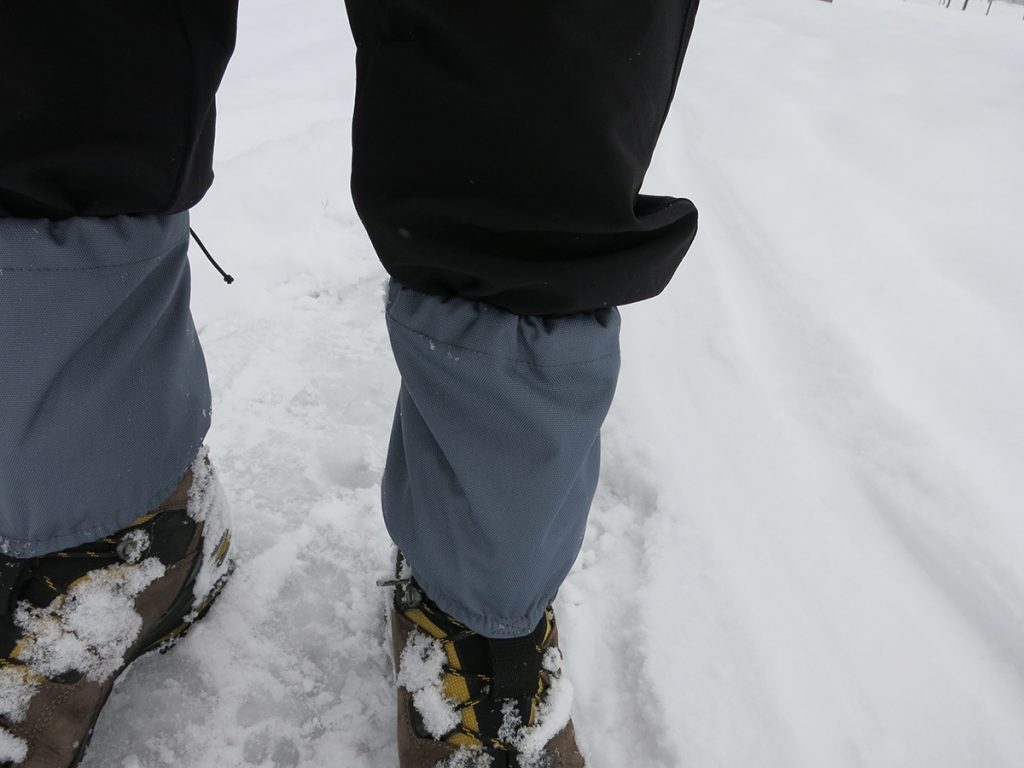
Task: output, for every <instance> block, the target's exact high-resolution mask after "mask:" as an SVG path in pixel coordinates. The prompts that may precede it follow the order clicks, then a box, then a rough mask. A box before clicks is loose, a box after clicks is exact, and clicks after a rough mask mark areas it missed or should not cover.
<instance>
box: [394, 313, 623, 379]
mask: <svg viewBox="0 0 1024 768" xmlns="http://www.w3.org/2000/svg"><path fill="white" fill-rule="evenodd" d="M385 314H386V315H387V318H388V320H390V321H391V322H393V323H394V324H395V325H397V326H398V327H399V328H402V329H403V330H406V331H408V332H409V333H411V334H413V335H415V336H419V337H420V338H422V339H426V340H427V341H429V342H433V343H435V344H443V345H444V346H446V347H451V348H452V349H458V350H460V351H462V352H471V353H472V354H474V355H480V356H482V357H489V358H491V359H492V360H504V361H505V362H507V363H522V364H523V365H528V366H530V367H531V368H539V369H542V370H547V369H550V368H572V367H573V366H580V365H593V364H594V363H599V362H601V361H602V360H608V359H610V358H618V357H619V352H618V351H615V352H609V353H608V354H606V355H601V356H600V357H595V358H592V359H590V360H580V361H577V362H573V363H553V364H550V365H542V364H540V363H533V362H530V361H529V360H522V359H520V358H518V357H506V356H505V355H496V354H494V353H493V352H484V351H482V350H479V349H473V348H472V347H465V346H463V345H461V344H454V343H452V342H450V341H443V340H442V339H437V338H434V337H433V336H428V335H427V334H425V333H423V332H422V331H418V330H416V329H415V328H411V327H410V326H408V325H406V324H405V323H403V322H402V321H400V320H397V319H396V318H395V316H394V315H392V314H391V313H390V312H387V313H385Z"/></svg>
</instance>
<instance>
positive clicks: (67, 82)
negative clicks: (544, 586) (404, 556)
mask: <svg viewBox="0 0 1024 768" xmlns="http://www.w3.org/2000/svg"><path fill="white" fill-rule="evenodd" d="M235 5H236V2H235V0H180V2H171V3H136V2H127V1H125V0H111V1H110V2H103V3H96V2H91V0H66V2H61V3H50V2H38V3H7V4H4V5H3V7H2V9H0V70H2V71H3V72H4V73H5V76H4V77H3V78H0V104H2V105H3V109H2V111H0V326H2V328H3V333H0V765H3V766H5V767H8V766H10V767H13V768H66V767H67V766H71V765H77V764H78V763H79V762H80V760H81V758H82V754H83V752H84V750H85V748H86V746H87V744H88V741H89V736H90V734H91V729H92V725H93V724H94V722H95V719H96V717H97V715H98V713H99V710H100V709H101V707H102V706H103V703H104V702H105V700H106V698H107V696H108V695H109V694H110V692H111V690H112V687H113V685H114V681H115V680H116V678H117V676H118V675H119V674H120V673H121V672H122V671H123V670H124V669H125V668H126V667H127V665H128V664H130V663H131V661H132V660H134V659H136V658H138V656H140V655H141V654H143V653H145V652H147V651H149V650H152V649H154V648H157V647H164V646H165V645H166V644H167V643H170V642H173V640H174V639H175V638H176V637H178V636H179V635H180V634H181V633H182V632H183V631H184V630H185V629H187V627H188V625H189V624H190V623H191V622H193V621H195V620H196V619H197V618H199V617H201V616H202V615H203V614H204V613H205V611H206V610H207V609H208V608H209V605H210V603H211V602H212V600H213V599H214V598H215V597H216V595H217V594H218V593H219V591H220V589H221V587H222V586H223V583H224V580H225V579H226V577H227V574H228V572H229V570H230V560H229V559H228V557H227V554H228V548H229V544H230V536H229V533H228V530H227V527H226V520H225V519H224V517H223V516H222V513H223V511H224V505H223V500H222V496H221V494H220V491H219V486H218V484H217V483H216V481H215V479H214V478H213V475H212V470H211V468H210V465H209V463H208V462H207V460H206V457H205V454H204V453H203V452H202V451H201V450H200V445H201V443H202V440H203V437H204V435H205V433H206V430H207V428H208V426H209V421H210V392H209V386H208V383H207V378H206V368H205V363H204V361H203V355H202V350H201V349H200V346H199V342H198V339H197V337H196V329H195V326H194V324H193V322H192V318H191V315H190V313H189V305H188V304H189V273H188V262H187V258H186V252H187V244H188V240H187V239H188V214H187V213H186V211H187V210H188V209H189V208H190V207H191V206H192V205H194V204H195V203H196V202H198V200H199V199H200V198H201V197H202V195H203V193H204V192H205V191H206V189H207V187H208V186H209V184H210V182H211V180H212V170H211V165H210V162H211V155H212V145H213V100H214V93H215V91H216V88H217V84H218V83H219V81H220V77H221V75H222V74H223V71H224V66H225V65H226V63H227V59H228V56H229V55H230V53H231V48H232V45H233V42H234V14H235ZM197 454H198V456H197ZM190 465H191V466H190Z"/></svg>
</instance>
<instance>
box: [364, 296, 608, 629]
mask: <svg viewBox="0 0 1024 768" xmlns="http://www.w3.org/2000/svg"><path fill="white" fill-rule="evenodd" d="M387 324H388V331H389V334H390V336H391V344H392V349H393V351H394V355H395V360H396V362H397V363H398V368H399V371H400V372H401V375H402V384H401V390H400V393H399V398H398V408H397V412H396V415H395V421H394V427H393V431H392V435H391V445H390V448H389V451H388V460H387V466H386V469H385V473H384V479H383V483H382V502H383V507H384V518H385V522H386V524H387V527H388V532H389V533H390V534H391V537H392V539H393V540H394V542H395V543H396V544H397V545H398V547H399V549H401V550H402V552H403V553H404V555H405V557H406V558H407V560H408V562H409V564H410V566H411V568H412V572H413V574H414V575H415V577H416V579H417V581H418V582H419V583H420V585H421V586H422V587H423V589H424V590H425V591H426V593H427V594H428V595H429V596H430V597H431V598H432V599H433V600H434V601H435V602H436V603H437V604H438V605H439V606H440V607H441V609H442V610H444V611H446V612H447V613H450V614H451V615H452V616H454V617H455V618H457V619H458V620H459V621H461V622H463V623H464V624H466V625H467V626H469V627H470V628H472V629H474V630H476V631H478V632H480V633H481V634H483V635H485V636H487V637H517V636H522V635H526V634H528V633H529V632H530V631H531V630H533V629H534V627H536V625H537V623H538V622H539V620H540V618H541V615H542V614H543V611H544V609H545V607H546V606H547V605H548V603H549V602H550V601H551V600H552V599H553V598H554V596H555V593H556V592H557V591H558V588H559V586H561V584H562V581H563V580H564V579H565V576H566V575H567V574H568V572H569V569H570V568H571V567H572V564H573V562H574V560H575V559H576V555H577V554H578V553H579V550H580V547H581V545H582V543H583V534H584V529H585V527H586V522H587V517H588V513H589V510H590V505H591V502H592V501H593V496H594V492H595V490H596V487H597V479H598V471H599V466H600V429H601V425H602V423H603V422H604V419H605V416H606V415H607V413H608V409H609V407H610V405H611V402H612V398H613V396H614V393H615V385H616V382H617V380H618V373H619V327H620V318H619V313H618V311H617V310H616V309H614V308H609V309H602V310H598V311H597V312H593V313H587V314H579V315H572V316H567V317H559V318H543V317H536V316H524V315H515V314H512V313H509V312H506V311H504V310H500V309H497V308H495V307H493V306H490V305H488V304H485V303H480V302H473V301H468V300H465V299H461V298H437V297H434V296H427V295H425V294H421V293H417V292H415V291H412V290H409V289H407V288H404V287H403V286H401V285H399V284H398V283H397V282H394V281H392V283H391V285H390V288H389V292H388V306H387Z"/></svg>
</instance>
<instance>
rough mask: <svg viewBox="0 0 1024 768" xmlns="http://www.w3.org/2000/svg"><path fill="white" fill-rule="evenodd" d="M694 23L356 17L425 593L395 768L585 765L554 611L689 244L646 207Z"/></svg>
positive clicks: (374, 206) (593, 11) (360, 123)
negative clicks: (627, 389)
mask: <svg viewBox="0 0 1024 768" xmlns="http://www.w3.org/2000/svg"><path fill="white" fill-rule="evenodd" d="M696 10H697V0H640V1H639V2H631V3H623V2H620V1H619V0H552V1H550V2H533V1H532V0H528V1H527V2H522V1H520V0H509V1H508V2H502V1H501V0H499V1H498V2H492V3H484V4H479V3H477V4H472V3H462V2H458V0H439V1H438V2H431V3H426V4H425V3H422V2H418V0H389V2H386V3H377V2H372V0H349V12H350V17H351V20H352V25H353V31H354V34H355V37H356V41H357V44H358V57H357V77H358V83H357V94H356V107H355V115H354V128H353V139H354V155H353V175H352V187H353V195H354V198H355V201H356V205H357V208H358V211H359V214H360V217H361V218H362V220H363V223H364V224H365V226H366V229H367V231H368V233H369V235H370V238H371V240H372V242H373V244H374V247H375V248H376V250H377V253H378V255H379V256H380V258H381V261H382V263H383V264H384V266H385V267H386V269H387V270H388V272H389V273H390V274H391V276H392V278H393V282H392V286H391V290H390V296H389V302H388V312H387V321H388V328H389V332H390V334H391V341H392V346H393V349H394V352H395V358H396V360H397V362H398V366H399V370H400V373H401V375H402V387H401V393H400V396H399V403H398V410H397V412H396V416H395V424H394V430H393V433H392V440H391V449H390V452H389V455H388V462H387V467H386V469H385V476H384V480H383V494H382V499H383V506H384V514H385V519H386V521H387V525H388V530H389V532H390V533H391V536H392V537H393V539H394V540H395V541H396V543H397V544H398V546H399V547H400V550H401V552H402V554H403V556H404V562H405V563H406V564H407V565H409V566H411V578H412V581H409V580H408V576H409V574H404V576H405V577H406V578H400V579H399V581H398V588H397V589H396V596H395V609H396V610H395V612H394V617H393V637H394V647H395V654H396V660H397V666H398V669H399V678H398V679H399V713H398V716H399V755H400V763H401V765H402V768H427V767H428V766H434V765H435V764H438V765H439V764H441V763H442V762H443V761H445V760H447V761H449V762H444V764H445V765H448V764H457V765H476V764H477V763H476V762H474V761H475V760H476V757H474V756H473V754H472V753H471V754H462V753H461V752H460V750H462V749H464V748H467V747H468V748H471V749H476V750H483V751H484V752H486V753H487V755H486V756H479V757H480V758H481V760H482V761H483V762H481V763H480V764H484V763H487V761H488V760H491V759H493V760H497V761H499V762H498V764H501V765H506V764H507V765H519V764H521V763H522V761H523V756H524V755H525V756H527V757H528V758H529V759H528V760H527V762H530V760H539V761H540V764H543V765H545V766H552V767H553V768H570V767H571V768H578V766H582V764H583V760H582V757H581V756H580V755H579V752H578V750H577V749H576V747H575V743H574V740H573V736H572V726H571V723H568V711H567V709H566V708H565V701H566V699H567V698H568V697H567V696H565V695H564V689H562V690H561V691H558V690H556V689H557V687H558V686H557V684H556V683H555V682H554V680H555V678H556V675H555V674H554V668H555V667H557V661H553V660H552V659H553V658H554V657H553V656H552V654H551V653H550V651H551V649H552V647H553V645H554V643H555V640H554V637H555V632H554V624H553V618H552V614H551V613H550V611H549V610H545V608H546V606H547V605H548V603H549V601H550V600H551V599H552V598H553V596H554V594H555V592H556V591H557V589H558V587H559V585H560V584H561V582H562V579H563V578H564V577H565V575H566V573H567V572H568V570H569V568H570V567H571V565H572V563H573V561H574V559H575V557H576V555H577V554H578V552H579V548H580V546H581V544H582V539H583V532H584V528H585V525H586V520H587V514H588V511H589V507H590V503H591V500H592V497H593V494H594V492H595V489H596V485H597V479H598V463H599V436H600V428H601V424H602V421H603V419H604V417H605V414H606V413H607V410H608V407H609V405H610V403H611V400H612V396H613V393H614V389H615V381H616V375H617V372H618V314H617V311H616V309H615V307H617V306H619V305H621V304H626V303H629V302H633V301H639V300H642V299H646V298H649V297H651V296H654V295H656V294H657V293H659V292H660V291H661V290H662V289H663V288H664V286H665V285H666V284H667V283H668V281H669V280H670V278H671V277H672V274H673V273H674V271H675V269H676V267H677V266H678V264H679V261H680V260H681V259H682V257H683V255H684V254H685V252H686V250H687V248H688V247H689V245H690V243H691V241H692V240H693V237H694V235H695V232H696V218H697V217H696V210H695V209H694V207H693V205H692V204H691V203H690V202H689V201H687V200H683V199H676V198H668V197H651V196H646V195H641V194H639V190H640V187H641V184H642V182H643V178H644V175H645V174H646V171H647V167H648V165H649V163H650V160H651V157H652V154H653V152H654V147H655V144H656V142H657V138H658V134H659V133H660V130H661V128H662V125H663V123H664V119H665V116H666V114H667V111H668V108H669V104H670V101H671V99H672V96H673V93H674V90H675V86H676V81H677V78H678V75H679V71H680V66H681V63H682V59H683V56H684V53H685V50H686V47H687V44H688V41H689V37H690V33H691V30H692V27H693V21H694V16H695V13H696ZM424 593H425V594H424ZM432 643H434V644H436V647H435V645H432ZM555 656H557V654H556V655H555ZM428 678H429V679H430V680H433V683H431V682H430V680H428ZM444 702H447V706H451V707H453V708H454V709H453V710H451V711H448V710H446V709H445V705H444ZM509 702H511V704H510V703H509ZM518 725H528V726H531V727H530V728H526V729H520V728H518V727H517V726H518ZM563 725H564V726H565V727H564V728H563ZM559 729H561V730H559ZM514 755H519V757H512V756H514ZM460 760H461V761H462V762H459V761H460ZM530 764H534V763H532V762H531V763H530Z"/></svg>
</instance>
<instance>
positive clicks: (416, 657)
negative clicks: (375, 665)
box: [398, 632, 460, 768]
mask: <svg viewBox="0 0 1024 768" xmlns="http://www.w3.org/2000/svg"><path fill="white" fill-rule="evenodd" d="M447 660H448V657H447V655H446V654H445V652H444V648H443V647H442V646H441V643H440V642H439V641H437V640H435V639H433V638H432V637H428V636H427V635H425V634H423V633H422V632H410V633H409V639H408V641H407V643H406V646H405V649H404V650H403V651H402V658H401V661H400V662H399V665H398V668H399V673H398V684H399V685H400V686H402V687H403V688H405V689H406V690H407V691H409V693H410V695H411V696H412V703H413V706H414V707H415V708H416V711H417V712H419V714H420V717H422V718H423V725H424V727H425V728H426V729H427V732H428V733H429V734H430V735H431V736H433V737H434V738H435V739H440V738H441V737H443V736H444V735H445V734H447V733H448V732H450V731H451V730H452V729H453V728H455V727H456V726H458V724H459V722H460V720H459V713H458V711H457V710H456V708H455V704H454V702H452V700H451V699H449V698H448V697H447V696H445V694H444V684H443V677H444V665H445V663H446V662H447ZM452 768H456V767H455V766H452Z"/></svg>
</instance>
